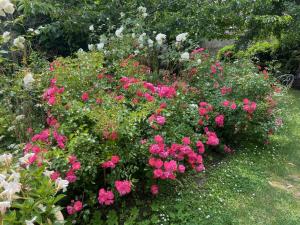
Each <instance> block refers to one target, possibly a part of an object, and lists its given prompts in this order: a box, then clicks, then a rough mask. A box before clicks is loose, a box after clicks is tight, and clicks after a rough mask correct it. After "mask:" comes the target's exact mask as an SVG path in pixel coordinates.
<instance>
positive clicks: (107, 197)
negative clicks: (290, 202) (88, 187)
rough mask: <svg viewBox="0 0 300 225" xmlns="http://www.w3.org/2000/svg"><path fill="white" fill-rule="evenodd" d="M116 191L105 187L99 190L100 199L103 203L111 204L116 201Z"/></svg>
mask: <svg viewBox="0 0 300 225" xmlns="http://www.w3.org/2000/svg"><path fill="white" fill-rule="evenodd" d="M114 198H115V196H114V193H113V192H112V191H105V189H104V188H101V189H100V190H99V194H98V201H99V203H100V204H101V205H111V204H113V203H114Z"/></svg>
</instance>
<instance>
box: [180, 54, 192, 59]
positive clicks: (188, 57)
mask: <svg viewBox="0 0 300 225" xmlns="http://www.w3.org/2000/svg"><path fill="white" fill-rule="evenodd" d="M180 58H181V60H183V61H186V60H189V59H190V54H189V53H188V52H184V53H182V54H181V55H180Z"/></svg>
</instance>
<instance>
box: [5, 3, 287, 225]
mask: <svg viewBox="0 0 300 225" xmlns="http://www.w3.org/2000/svg"><path fill="white" fill-rule="evenodd" d="M144 11H145V10H144V9H142V8H141V9H140V13H141V14H140V17H139V18H138V23H137V21H132V20H130V19H126V20H125V21H124V22H123V25H122V26H120V27H119V28H117V29H116V30H115V33H113V34H111V35H107V36H106V37H104V36H102V37H100V42H98V43H97V42H94V43H92V44H90V45H89V49H90V52H84V51H83V50H80V51H78V53H77V54H76V55H74V56H73V57H68V58H57V59H56V60H54V61H53V62H52V63H50V65H49V68H47V69H41V72H40V73H31V72H30V69H29V68H27V70H24V72H23V71H20V72H18V73H17V74H16V76H15V77H14V78H15V79H14V80H13V81H9V82H7V88H5V89H4V92H3V95H4V97H3V99H4V100H3V101H2V102H3V103H4V105H8V106H9V107H7V108H8V110H10V112H11V114H12V115H14V116H16V117H18V116H20V115H19V114H20V113H23V114H21V115H23V116H22V119H21V120H18V126H19V127H20V129H18V128H16V126H15V128H14V130H15V131H16V132H15V136H17V134H20V133H21V134H22V135H21V136H20V137H15V140H16V141H20V142H22V143H21V144H22V145H23V146H24V148H23V154H24V156H23V159H24V157H25V159H26V160H25V161H24V162H23V163H22V164H21V165H19V169H23V168H24V169H26V171H28V173H31V172H32V173H33V172H34V171H42V170H43V171H44V172H46V174H47V176H49V177H43V179H41V180H38V181H37V182H42V181H43V182H47V184H48V185H49V187H55V185H56V186H59V187H60V189H63V190H64V187H66V186H68V189H67V190H66V193H65V194H66V196H65V198H64V199H62V200H61V201H59V205H60V206H61V207H63V208H64V210H63V213H64V215H65V217H66V218H67V219H66V222H67V223H75V222H77V223H78V224H82V223H84V224H92V222H91V221H94V220H96V222H94V223H96V224H97V222H98V224H99V223H100V222H99V221H101V219H105V218H106V217H107V219H108V220H113V218H114V220H115V217H116V215H115V214H114V213H112V212H114V211H110V213H108V214H107V215H105V214H103V216H102V217H101V216H99V218H98V219H97V218H96V217H97V215H99V211H101V212H102V211H104V212H107V211H109V210H110V209H112V208H117V206H121V207H120V208H121V209H123V208H125V206H126V204H127V205H130V203H131V200H132V199H133V198H134V197H136V198H138V197H139V196H141V195H142V196H147V195H148V196H151V193H152V195H153V196H155V195H158V194H159V193H160V192H161V190H164V189H170V187H172V185H173V184H174V183H175V182H176V180H179V179H180V178H182V177H184V176H186V174H188V173H199V172H202V171H204V170H205V163H206V162H207V161H208V160H206V159H208V158H211V156H212V155H214V154H216V152H218V153H221V154H227V153H232V152H233V151H234V149H235V147H237V146H239V145H241V143H242V142H243V141H244V142H245V141H246V142H249V141H255V142H261V143H262V142H267V141H268V135H270V134H272V133H273V132H275V131H276V129H278V127H279V126H280V125H281V124H280V123H279V121H280V117H279V115H280V107H278V106H277V104H278V100H279V98H280V95H281V92H282V87H281V86H280V84H278V83H277V82H276V80H274V79H273V78H271V77H269V75H268V72H267V71H266V70H263V71H262V72H260V70H258V69H257V68H255V67H253V65H251V64H250V63H248V62H246V61H236V62H234V63H232V64H229V63H228V64H227V63H220V62H218V61H216V60H215V59H214V58H213V57H211V56H210V55H209V53H208V51H206V50H205V49H203V48H200V47H199V46H197V45H195V44H194V43H192V42H191V41H189V40H188V33H182V34H178V36H177V37H176V38H175V39H174V41H172V40H168V39H169V37H167V36H166V35H165V34H162V33H158V34H157V33H155V32H152V31H148V30H147V29H146V28H145V27H144V26H143V19H144V17H143V14H144V13H145V12H144ZM137 24H138V25H137ZM91 30H92V29H91ZM92 35H93V34H92ZM167 40H168V41H167ZM11 87H14V88H11ZM15 102H17V103H19V102H20V104H17V105H16V104H13V103H15ZM13 105H14V106H13ZM26 109H27V110H26ZM28 109H29V110H28ZM33 109H34V110H33ZM28 112H29V113H28ZM35 115H40V116H39V117H37V116H35ZM12 135H13V134H12ZM23 142H25V143H23ZM208 156H210V157H208ZM37 177H39V176H37ZM41 187H43V188H46V189H49V190H47V191H51V190H52V189H51V188H48V186H47V187H45V186H42V185H41ZM37 188H38V187H34V188H33V189H34V190H36V189H37ZM18 191H19V189H17V192H18ZM51 194H52V195H51V197H53V198H57V196H56V194H57V193H56V192H51ZM49 195H50V194H49ZM126 202H127V203H126ZM53 203H54V202H53ZM55 203H56V202H55ZM22 212H23V211H22V210H16V213H21V214H22ZM8 213H10V212H8ZM4 215H5V216H6V215H10V214H4ZM51 216H53V215H51ZM22 218H23V217H22ZM33 218H35V217H33ZM45 218H48V217H43V218H41V219H40V217H38V216H37V218H35V219H36V221H38V222H39V223H42V222H40V220H42V219H45ZM95 218H96V219H95ZM38 219H39V220H38ZM14 220H16V221H18V220H17V219H11V221H14ZM117 220H118V219H117ZM34 221H35V220H34ZM74 221H75V222H74ZM32 223H33V222H32Z"/></svg>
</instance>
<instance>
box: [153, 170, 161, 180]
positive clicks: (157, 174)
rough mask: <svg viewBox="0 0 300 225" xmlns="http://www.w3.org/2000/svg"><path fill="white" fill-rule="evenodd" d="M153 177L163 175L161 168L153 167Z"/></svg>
mask: <svg viewBox="0 0 300 225" xmlns="http://www.w3.org/2000/svg"><path fill="white" fill-rule="evenodd" d="M153 175H154V178H160V177H161V176H162V175H163V171H162V169H155V170H153Z"/></svg>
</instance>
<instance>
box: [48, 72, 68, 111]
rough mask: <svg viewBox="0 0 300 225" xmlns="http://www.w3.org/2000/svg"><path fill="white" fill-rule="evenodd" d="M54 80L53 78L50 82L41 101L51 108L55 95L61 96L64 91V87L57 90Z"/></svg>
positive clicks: (54, 101)
mask: <svg viewBox="0 0 300 225" xmlns="http://www.w3.org/2000/svg"><path fill="white" fill-rule="evenodd" d="M56 81H57V80H56V79H55V78H53V79H51V81H50V87H49V88H48V89H47V90H46V91H45V92H44V94H43V99H44V100H45V101H47V103H48V104H49V105H50V106H52V105H54V104H55V103H56V95H57V94H62V93H63V92H64V90H65V88H64V87H61V88H58V87H57V86H56Z"/></svg>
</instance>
